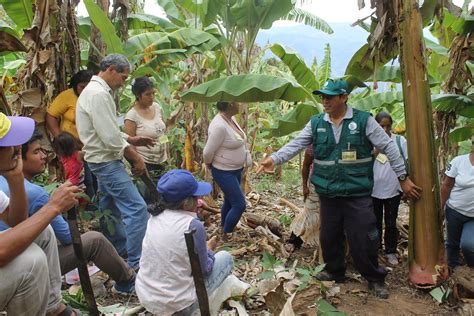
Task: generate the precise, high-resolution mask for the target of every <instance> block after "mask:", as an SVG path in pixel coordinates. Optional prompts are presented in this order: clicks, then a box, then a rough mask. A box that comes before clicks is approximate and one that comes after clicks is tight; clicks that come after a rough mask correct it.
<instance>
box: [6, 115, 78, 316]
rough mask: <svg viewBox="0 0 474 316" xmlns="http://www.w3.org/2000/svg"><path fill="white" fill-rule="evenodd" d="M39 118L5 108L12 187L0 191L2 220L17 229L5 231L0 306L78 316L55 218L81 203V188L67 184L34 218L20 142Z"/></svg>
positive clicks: (26, 312)
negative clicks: (66, 287) (64, 292)
mask: <svg viewBox="0 0 474 316" xmlns="http://www.w3.org/2000/svg"><path fill="white" fill-rule="evenodd" d="M34 125H35V123H34V121H33V120H32V119H30V118H25V117H7V116H5V115H4V114H2V113H0V175H1V176H3V177H4V179H5V181H6V183H7V186H8V189H9V191H10V192H11V199H9V198H8V197H7V196H6V195H5V193H4V192H3V191H0V220H1V221H3V222H5V223H7V224H8V225H9V226H10V227H11V228H10V229H8V230H6V231H3V232H0V276H1V281H0V311H6V312H7V314H8V315H45V314H46V313H48V315H60V316H74V315H80V312H78V311H76V310H73V309H71V308H70V307H69V306H66V305H65V304H64V303H62V296H61V274H60V270H59V260H58V247H57V246H56V238H55V237H54V234H53V232H52V229H51V227H50V226H48V225H49V223H50V222H51V220H53V218H55V217H56V216H58V215H60V214H61V212H64V211H67V210H68V209H70V208H71V207H73V206H74V205H75V204H76V203H77V198H76V194H77V193H78V192H79V188H77V187H76V186H73V185H72V184H71V183H69V182H68V183H65V184H63V185H61V186H60V187H59V188H58V189H57V190H56V192H55V193H54V194H53V195H52V196H51V199H50V200H49V201H48V202H47V203H45V205H44V206H43V207H41V208H40V209H39V210H38V211H37V212H36V214H35V215H34V216H32V217H31V218H28V210H27V208H28V202H27V199H26V195H25V189H24V185H23V181H24V177H23V172H22V167H23V164H22V158H21V154H20V147H19V145H21V144H23V143H24V142H26V141H27V140H28V139H29V138H30V137H31V135H32V134H33V130H34Z"/></svg>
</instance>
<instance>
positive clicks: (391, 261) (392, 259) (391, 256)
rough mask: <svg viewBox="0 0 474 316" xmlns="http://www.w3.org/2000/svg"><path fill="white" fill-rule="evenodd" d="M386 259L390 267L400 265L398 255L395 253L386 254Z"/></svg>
mask: <svg viewBox="0 0 474 316" xmlns="http://www.w3.org/2000/svg"><path fill="white" fill-rule="evenodd" d="M385 258H387V262H388V264H389V265H392V266H396V265H397V264H398V259H397V255H396V254H394V253H388V254H386V255H385Z"/></svg>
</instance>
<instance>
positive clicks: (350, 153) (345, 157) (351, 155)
mask: <svg viewBox="0 0 474 316" xmlns="http://www.w3.org/2000/svg"><path fill="white" fill-rule="evenodd" d="M341 158H342V161H354V160H357V152H356V151H355V150H343V151H342V157H341Z"/></svg>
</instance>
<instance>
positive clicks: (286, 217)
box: [278, 214, 293, 227]
mask: <svg viewBox="0 0 474 316" xmlns="http://www.w3.org/2000/svg"><path fill="white" fill-rule="evenodd" d="M278 220H279V221H280V223H281V224H282V225H283V226H284V227H288V226H290V224H291V221H292V220H293V219H292V217H291V216H289V215H286V214H281V215H280V216H278Z"/></svg>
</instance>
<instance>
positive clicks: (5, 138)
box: [0, 113, 35, 147]
mask: <svg viewBox="0 0 474 316" xmlns="http://www.w3.org/2000/svg"><path fill="white" fill-rule="evenodd" d="M34 130H35V121H33V120H32V119H30V118H29V117H22V116H6V115H5V114H3V113H0V147H10V146H19V145H22V144H24V143H26V142H27V141H29V140H30V138H31V136H32V135H33V132H34Z"/></svg>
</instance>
